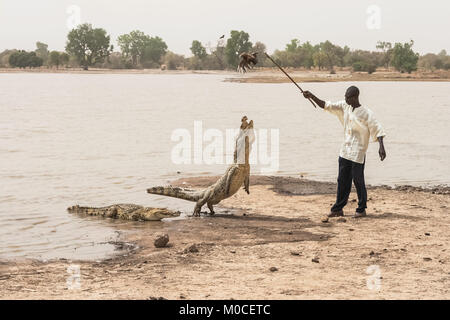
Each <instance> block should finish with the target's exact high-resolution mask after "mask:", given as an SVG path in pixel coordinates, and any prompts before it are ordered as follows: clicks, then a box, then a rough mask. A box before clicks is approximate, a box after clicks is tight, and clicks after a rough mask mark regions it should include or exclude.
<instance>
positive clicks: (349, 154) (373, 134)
mask: <svg viewBox="0 0 450 320" xmlns="http://www.w3.org/2000/svg"><path fill="white" fill-rule="evenodd" d="M324 110H325V111H328V112H330V113H332V114H334V115H336V116H337V117H338V118H339V121H341V123H342V125H343V126H344V143H343V144H342V147H341V150H340V152H339V156H340V157H342V158H344V159H347V160H350V161H354V162H357V163H364V159H365V157H366V151H367V148H368V146H369V140H372V141H377V139H378V137H384V136H386V133H385V132H384V129H383V127H382V126H381V124H380V123H379V122H378V120H377V119H376V118H375V116H374V114H373V112H372V111H371V110H370V109H368V108H366V107H363V106H360V107H358V108H355V110H353V107H352V106H350V105H348V104H347V103H346V102H345V100H342V101H338V102H330V101H327V102H326V103H325V108H324Z"/></svg>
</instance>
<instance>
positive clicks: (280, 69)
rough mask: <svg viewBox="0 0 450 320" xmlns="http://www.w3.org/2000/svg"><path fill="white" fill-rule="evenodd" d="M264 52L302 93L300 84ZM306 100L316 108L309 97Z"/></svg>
mask: <svg viewBox="0 0 450 320" xmlns="http://www.w3.org/2000/svg"><path fill="white" fill-rule="evenodd" d="M264 54H265V55H266V57H267V58H269V59H270V61H272V62H273V64H274V65H276V66H277V67H278V68H279V69H280V70H281V71H283V73H284V74H285V75H286V76H287V77H288V78H289V80H291V81H292V83H293V84H295V85H296V86H297V88H299V89H300V91H301V92H302V93H303V90H302V88H300V86H299V85H298V84H297V82H295V81H294V79H292V78H291V77H290V76H289V75H288V74H287V72H286V71H284V70H283V68H282V67H281V66H280V65H279V64H278V63H276V62H275V61H274V60H273V59H272V57H271V56H269V55H268V54H267V52H264ZM308 100H309V101H311V103H312V105H313V106H314V108H317V107H316V104H315V103H314V101H312V100H311V99H308Z"/></svg>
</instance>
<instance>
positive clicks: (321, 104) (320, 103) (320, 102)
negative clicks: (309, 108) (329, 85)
mask: <svg viewBox="0 0 450 320" xmlns="http://www.w3.org/2000/svg"><path fill="white" fill-rule="evenodd" d="M303 96H304V97H305V98H306V99H312V100H314V102H315V103H316V104H317V105H318V106H319V107H321V108H322V109H323V108H325V101H323V100H320V99H319V98H317V97H316V96H315V95H313V94H312V93H311V92H309V91H303Z"/></svg>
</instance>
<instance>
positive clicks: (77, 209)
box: [67, 204, 180, 221]
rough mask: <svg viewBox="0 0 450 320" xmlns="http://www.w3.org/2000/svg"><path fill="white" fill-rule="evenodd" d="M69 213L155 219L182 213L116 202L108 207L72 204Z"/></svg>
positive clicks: (131, 218) (116, 217)
mask: <svg viewBox="0 0 450 320" xmlns="http://www.w3.org/2000/svg"><path fill="white" fill-rule="evenodd" d="M67 211H68V212H69V213H78V214H87V215H90V216H102V217H108V218H114V219H123V220H144V221H154V220H161V219H164V218H173V217H178V216H179V215H180V212H179V211H170V210H168V209H165V208H149V207H143V206H138V205H135V204H114V205H112V206H107V207H100V208H94V207H81V206H78V205H76V206H72V207H69V208H67Z"/></svg>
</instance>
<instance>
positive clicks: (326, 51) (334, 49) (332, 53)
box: [319, 40, 344, 71]
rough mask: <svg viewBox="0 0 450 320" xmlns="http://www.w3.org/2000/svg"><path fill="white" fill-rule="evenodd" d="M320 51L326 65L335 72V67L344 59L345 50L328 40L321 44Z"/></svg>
mask: <svg viewBox="0 0 450 320" xmlns="http://www.w3.org/2000/svg"><path fill="white" fill-rule="evenodd" d="M319 50H320V52H321V53H322V55H321V57H323V58H324V59H323V60H325V61H324V63H325V65H328V68H329V70H330V71H333V70H334V66H335V65H337V64H338V62H339V61H340V60H341V59H342V58H343V53H344V52H343V49H342V48H341V47H339V46H336V45H334V44H332V43H331V42H330V41H328V40H327V41H325V42H322V43H320V45H319Z"/></svg>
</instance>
